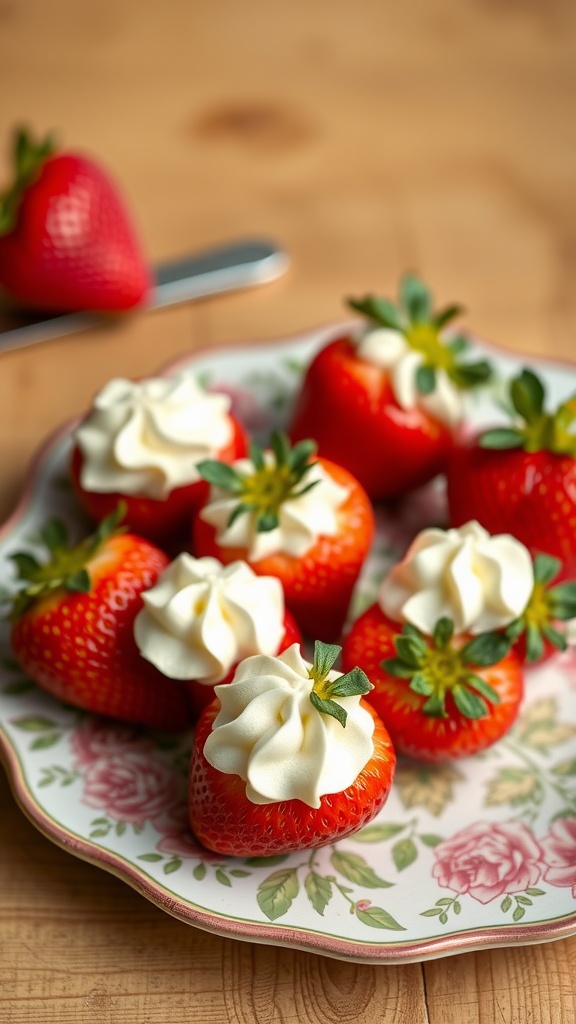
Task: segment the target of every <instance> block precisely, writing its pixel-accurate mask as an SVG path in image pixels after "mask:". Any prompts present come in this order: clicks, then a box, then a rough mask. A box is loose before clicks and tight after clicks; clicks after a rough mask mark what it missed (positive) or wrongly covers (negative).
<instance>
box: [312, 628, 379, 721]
mask: <svg viewBox="0 0 576 1024" xmlns="http://www.w3.org/2000/svg"><path fill="white" fill-rule="evenodd" d="M341 650H342V648H341V647H339V646H338V645H337V644H325V643H323V642H322V641H321V640H317V641H316V643H315V644H314V661H313V663H312V665H311V667H310V669H309V672H308V676H309V678H310V679H311V680H312V690H311V692H310V701H311V703H312V704H313V705H314V707H315V708H316V710H317V711H319V712H320V713H321V714H323V715H331V716H332V718H335V719H336V720H337V721H338V722H340V725H341V726H342V728H345V726H346V721H347V718H348V714H347V712H346V710H345V709H344V708H343V707H342V705H341V704H339V703H338V701H336V700H334V697H353V696H362V695H363V694H365V693H369V692H370V690H371V689H372V683H371V682H370V681H369V679H368V677H367V675H366V674H365V673H364V672H363V671H362V669H361V668H358V667H356V668H353V669H352V670H351V671H350V672H346V673H345V674H344V675H339V676H338V677H337V678H336V679H328V675H329V673H330V672H331V670H332V666H333V665H334V663H335V662H336V660H337V658H338V655H339V654H340V651H341Z"/></svg>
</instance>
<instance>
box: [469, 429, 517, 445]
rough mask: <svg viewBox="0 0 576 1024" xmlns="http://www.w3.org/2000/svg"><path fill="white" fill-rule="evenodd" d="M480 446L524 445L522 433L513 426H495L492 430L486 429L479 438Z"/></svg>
mask: <svg viewBox="0 0 576 1024" xmlns="http://www.w3.org/2000/svg"><path fill="white" fill-rule="evenodd" d="M478 443H479V445H480V447H481V448H495V449H498V450H500V449H506V448H522V447H523V445H524V434H523V433H522V432H521V431H520V430H516V428H515V427H495V428H494V429H493V430H486V431H485V432H484V433H483V434H482V436H481V437H480V440H479V442H478Z"/></svg>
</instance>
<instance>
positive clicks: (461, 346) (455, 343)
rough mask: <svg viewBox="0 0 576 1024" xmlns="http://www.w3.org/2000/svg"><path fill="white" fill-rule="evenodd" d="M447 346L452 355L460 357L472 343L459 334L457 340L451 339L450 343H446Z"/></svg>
mask: <svg viewBox="0 0 576 1024" xmlns="http://www.w3.org/2000/svg"><path fill="white" fill-rule="evenodd" d="M453 308H457V307H453ZM445 345H446V348H447V349H449V351H450V352H451V353H452V355H454V356H459V355H460V354H461V352H465V351H466V349H467V348H468V347H469V345H470V342H469V341H468V338H467V337H466V336H465V335H464V334H459V335H457V337H455V338H449V339H448V341H446V342H445Z"/></svg>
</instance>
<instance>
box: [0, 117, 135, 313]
mask: <svg viewBox="0 0 576 1024" xmlns="http://www.w3.org/2000/svg"><path fill="white" fill-rule="evenodd" d="M13 160H14V181H13V183H12V185H11V186H10V187H9V188H8V189H7V190H6V191H5V192H4V194H3V195H2V197H1V199H0V285H2V286H3V287H4V288H5V289H6V291H7V292H8V293H9V294H10V296H11V297H12V298H13V299H15V300H17V301H18V303H20V304H22V305H24V306H26V307H32V308H36V309H42V310H46V311H57V312H75V311H78V310H101V311H109V312H113V311H121V310H127V309H131V308H132V307H134V306H137V305H139V304H140V303H142V302H143V301H144V300H145V298H146V295H147V293H148V291H149V288H150V285H151V277H150V271H149V268H148V264H147V261H146V259H145V257H144V255H143V252H142V250H141V247H140V243H139V241H138V239H137V236H136V232H135V230H134V227H133V224H132V222H131V218H130V215H129V213H128V211H127V208H126V205H125V202H124V199H123V197H122V195H121V194H120V191H119V189H118V187H117V185H116V184H115V182H114V181H113V180H112V178H111V177H110V175H109V174H108V172H107V171H106V170H105V169H104V168H103V167H101V166H100V165H99V164H98V163H97V162H95V161H94V160H93V159H92V158H91V157H87V156H83V155H81V154H79V153H75V152H72V151H68V150H62V151H58V150H57V149H56V147H55V146H54V143H53V141H52V139H51V138H50V137H48V138H46V139H43V140H42V141H40V142H36V141H34V140H33V139H32V138H31V137H30V135H29V134H28V133H27V132H26V131H24V130H20V131H18V132H17V133H16V135H15V142H14V154H13Z"/></svg>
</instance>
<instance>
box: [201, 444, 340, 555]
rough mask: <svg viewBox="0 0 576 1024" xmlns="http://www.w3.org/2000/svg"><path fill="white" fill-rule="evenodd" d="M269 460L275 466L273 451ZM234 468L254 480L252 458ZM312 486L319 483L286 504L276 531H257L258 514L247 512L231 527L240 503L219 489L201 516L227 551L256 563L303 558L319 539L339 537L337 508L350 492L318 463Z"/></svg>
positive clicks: (305, 481)
mask: <svg viewBox="0 0 576 1024" xmlns="http://www.w3.org/2000/svg"><path fill="white" fill-rule="evenodd" d="M265 461H266V462H267V464H268V465H270V466H272V465H273V464H274V460H273V456H272V455H271V454H270V453H269V452H266V453H265ZM233 467H234V469H236V470H237V471H238V472H239V473H241V474H242V475H243V476H252V474H253V473H255V472H256V467H255V466H254V464H253V462H251V461H250V459H238V460H237V461H236V462H234V463H233ZM312 481H318V482H317V483H316V484H315V486H314V487H312V488H311V490H309V491H307V492H306V494H302V495H300V497H298V498H288V499H287V500H286V501H284V502H282V504H281V506H280V509H279V511H278V519H279V525H278V526H277V527H276V529H274V530H267V531H266V532H259V531H258V530H257V529H256V519H257V515H256V513H255V512H243V513H242V515H239V516H238V518H237V519H235V520H234V522H233V523H232V525H231V526H228V523H229V521H230V517H231V515H232V513H233V512H234V510H235V509H236V508H237V507H238V505H239V504H240V503H241V501H242V498H241V497H238V495H235V494H230V492H229V491H225V490H222V489H221V488H219V487H215V486H212V488H211V490H210V498H209V501H208V503H207V504H206V505H205V506H204V508H203V509H202V510H201V512H200V517H201V518H202V519H204V520H205V521H206V522H207V523H210V525H211V526H213V527H214V528H215V530H216V540H217V542H218V544H220V545H221V546H222V547H224V548H243V549H246V550H247V553H248V558H249V559H250V561H252V562H257V561H260V559H261V558H267V557H268V556H269V555H275V554H278V553H283V554H286V555H291V556H292V557H293V558H301V557H302V555H305V554H307V552H308V551H310V549H311V548H312V547H314V544H315V543H316V541H317V540H318V538H319V537H334V536H335V535H336V534H337V532H338V515H337V513H338V509H339V508H340V507H341V505H343V504H344V502H345V501H346V499H347V498H348V495H349V493H350V491H349V489H348V488H347V487H342V486H340V484H337V483H336V481H335V480H333V478H332V477H331V476H330V475H329V474H328V473H327V472H326V470H325V469H324V468H323V467H322V466H321V465H320V463H319V462H315V463H314V465H313V466H312V468H311V469H310V471H309V472H308V473H307V474H306V476H305V477H304V479H303V481H302V484H301V486H302V487H304V486H306V485H307V484H310V483H312ZM298 489H299V488H298Z"/></svg>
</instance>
